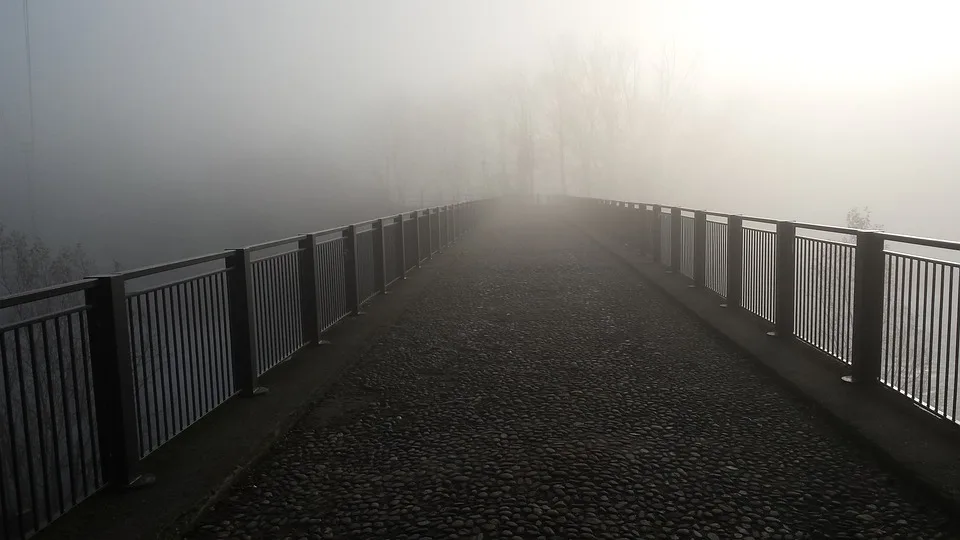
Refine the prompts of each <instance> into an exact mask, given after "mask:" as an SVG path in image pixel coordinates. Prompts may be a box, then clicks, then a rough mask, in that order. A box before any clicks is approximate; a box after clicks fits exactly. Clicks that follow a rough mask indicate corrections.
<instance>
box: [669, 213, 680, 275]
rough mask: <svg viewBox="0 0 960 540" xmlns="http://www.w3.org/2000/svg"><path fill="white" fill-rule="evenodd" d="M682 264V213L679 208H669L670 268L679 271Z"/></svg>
mask: <svg viewBox="0 0 960 540" xmlns="http://www.w3.org/2000/svg"><path fill="white" fill-rule="evenodd" d="M682 264H683V215H682V214H681V213H680V209H679V208H672V209H670V270H671V271H672V272H675V273H677V274H679V273H680V266H681V265H682Z"/></svg>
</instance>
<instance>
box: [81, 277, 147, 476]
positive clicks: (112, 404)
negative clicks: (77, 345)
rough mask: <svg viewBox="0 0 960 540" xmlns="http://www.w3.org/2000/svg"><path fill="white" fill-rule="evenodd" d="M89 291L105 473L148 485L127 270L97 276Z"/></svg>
mask: <svg viewBox="0 0 960 540" xmlns="http://www.w3.org/2000/svg"><path fill="white" fill-rule="evenodd" d="M94 277H95V278H96V279H97V284H96V286H95V287H93V288H92V289H88V290H87V291H86V293H85V296H86V303H87V304H88V305H90V306H91V308H90V314H89V317H90V318H89V332H90V334H89V335H90V358H91V370H92V378H93V390H94V398H95V404H96V409H97V413H96V416H97V441H98V443H99V447H100V461H101V463H103V469H104V471H103V474H104V478H105V479H106V480H107V481H108V482H109V483H110V484H112V485H114V486H117V487H119V486H128V487H131V486H142V485H145V484H149V483H152V482H153V480H154V478H153V476H152V475H140V474H139V473H138V471H137V469H138V467H139V465H140V445H139V442H138V440H137V416H136V406H137V401H136V396H135V394H134V385H135V384H136V381H135V380H134V372H133V359H132V357H131V355H130V328H129V326H128V324H129V323H128V321H127V306H126V303H127V298H126V291H125V287H124V278H123V276H122V275H119V274H113V275H108V276H94Z"/></svg>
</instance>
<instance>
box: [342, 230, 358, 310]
mask: <svg viewBox="0 0 960 540" xmlns="http://www.w3.org/2000/svg"><path fill="white" fill-rule="evenodd" d="M343 235H344V236H343V271H344V274H345V276H344V279H345V281H346V283H345V285H346V292H347V309H349V310H350V314H351V315H359V314H360V287H359V286H358V283H357V281H358V276H357V226H356V225H350V226H349V227H347V230H346V231H344V233H343Z"/></svg>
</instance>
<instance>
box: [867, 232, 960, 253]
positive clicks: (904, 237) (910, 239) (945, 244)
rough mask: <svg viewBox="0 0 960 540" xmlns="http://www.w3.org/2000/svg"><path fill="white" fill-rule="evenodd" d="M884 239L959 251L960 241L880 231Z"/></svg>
mask: <svg viewBox="0 0 960 540" xmlns="http://www.w3.org/2000/svg"><path fill="white" fill-rule="evenodd" d="M881 234H882V236H883V239H884V240H890V241H891V242H903V243H905V244H914V245H917V246H927V247H933V248H940V249H952V250H958V251H960V242H956V241H951V240H937V239H936V238H924V237H922V236H910V235H908V234H892V233H881Z"/></svg>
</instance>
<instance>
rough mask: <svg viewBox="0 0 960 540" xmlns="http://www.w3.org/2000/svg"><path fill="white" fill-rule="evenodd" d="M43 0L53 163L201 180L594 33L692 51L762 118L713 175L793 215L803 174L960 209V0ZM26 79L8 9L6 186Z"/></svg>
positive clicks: (0, 26) (1, 78) (855, 189)
mask: <svg viewBox="0 0 960 540" xmlns="http://www.w3.org/2000/svg"><path fill="white" fill-rule="evenodd" d="M29 1H30V6H31V37H32V44H33V64H34V81H33V82H34V97H35V106H36V123H37V159H38V162H42V160H44V159H47V158H49V157H50V156H60V157H62V156H75V157H76V159H77V160H79V161H78V162H77V163H75V164H74V166H75V167H80V166H81V165H84V164H85V163H94V164H96V165H97V166H101V165H103V164H111V165H117V166H118V167H119V166H120V165H121V164H123V163H124V162H128V163H127V165H129V166H128V168H127V169H123V170H124V171H125V172H124V173H123V174H124V175H127V174H132V173H128V172H127V170H128V169H131V170H134V171H135V172H137V175H138V177H140V176H148V175H150V174H155V175H156V176H157V177H158V178H160V177H162V178H166V177H173V176H175V175H181V176H183V177H184V178H189V177H191V175H195V174H197V172H196V168H195V167H192V166H191V163H193V162H192V161H191V160H194V161H196V160H200V159H208V160H209V159H218V158H217V156H218V155H221V154H218V152H221V153H228V152H230V151H236V149H242V148H249V147H259V148H266V149H268V150H270V151H277V150H278V149H283V148H290V147H292V146H294V145H296V144H298V143H303V141H307V143H308V144H307V147H310V148H314V147H316V145H317V144H335V143H336V142H337V141H340V140H343V139H344V138H345V137H346V135H347V134H348V132H349V128H350V126H352V125H354V124H355V121H354V120H355V119H356V117H357V114H358V113H361V112H363V111H364V110H368V108H369V107H368V105H369V103H371V102H372V100H375V99H377V98H379V97H382V96H389V95H392V94H396V93H398V92H404V91H407V92H424V93H426V92H436V93H442V90H441V89H442V88H443V87H445V86H447V85H450V84H459V85H463V84H465V83H466V84H468V85H473V84H475V83H477V82H479V81H482V80H484V79H485V78H488V77H489V74H490V73H491V72H493V71H496V70H497V69H501V68H503V67H504V66H509V65H516V64H524V63H529V62H531V61H534V60H536V59H539V58H542V56H541V55H542V53H543V52H544V50H545V46H546V44H547V43H549V42H550V41H551V40H553V39H556V38H557V37H558V36H561V35H563V34H577V35H580V36H581V37H584V38H592V37H596V36H602V37H604V38H606V39H617V38H622V39H627V40H629V41H632V42H634V43H636V44H637V45H638V47H639V48H640V49H641V50H643V51H648V52H649V53H651V57H652V56H655V54H656V52H657V51H658V50H659V49H660V47H662V46H663V45H664V44H667V43H671V44H674V46H675V47H676V49H677V51H678V52H679V54H678V56H679V58H680V61H681V62H689V61H690V60H691V59H696V64H697V68H698V69H697V75H698V81H697V82H698V92H699V93H700V94H701V95H702V96H705V97H707V98H716V99H719V100H723V99H727V98H732V99H736V100H739V102H740V103H741V105H743V108H744V110H745V112H742V115H741V116H738V120H739V122H738V125H737V126H736V128H737V129H738V130H740V131H741V132H743V133H740V134H739V135H738V136H739V137H741V139H742V140H741V143H742V144H741V145H740V147H738V148H736V149H731V150H729V151H727V153H726V154H725V155H724V158H725V159H726V161H725V162H723V163H719V162H718V163H716V164H715V165H714V164H710V165H709V166H708V164H703V167H704V168H705V169H706V171H707V172H703V171H701V170H698V171H691V172H690V175H691V177H694V176H695V177H696V178H699V179H701V180H702V181H713V180H712V179H709V178H708V179H707V180H703V179H704V178H706V177H707V176H709V174H707V173H710V174H712V175H716V176H718V177H724V178H736V179H739V180H740V181H742V182H743V183H744V186H751V189H752V186H755V185H756V184H757V182H761V181H762V182H767V181H768V179H769V178H775V179H776V180H775V181H776V182H779V184H777V185H778V187H780V189H779V190H778V191H776V193H777V194H780V195H782V196H783V197H784V198H785V201H784V202H783V203H782V204H783V205H787V204H788V203H790V204H792V203H793V202H794V201H795V200H797V198H798V197H800V195H798V194H797V193H796V192H794V191H791V190H793V189H795V186H796V185H798V182H801V181H802V182H803V185H804V186H806V187H808V188H809V189H811V190H813V191H814V192H815V191H816V190H817V189H823V188H824V187H826V186H829V187H832V188H834V189H837V190H841V191H842V190H843V189H847V190H848V191H849V194H846V195H844V196H840V194H838V195H837V196H836V199H837V201H838V202H837V204H838V205H841V206H842V205H849V203H850V201H851V200H854V199H856V198H858V197H862V195H861V193H875V194H876V195H875V197H876V198H877V201H875V202H873V203H872V204H874V205H875V206H878V205H879V206H882V205H884V204H886V205H887V206H888V208H886V209H878V213H879V214H881V215H882V214H883V213H884V211H886V212H892V211H894V210H895V208H896V204H899V203H902V202H903V201H904V200H905V197H910V196H911V195H910V194H909V193H904V191H903V189H904V187H903V186H908V187H909V186H911V185H915V183H916V182H925V183H926V184H925V185H926V188H925V189H926V190H927V192H928V193H930V194H933V200H935V201H946V200H951V199H953V200H956V199H957V198H960V193H958V192H957V189H958V188H956V187H952V186H956V185H957V184H958V182H957V181H956V180H955V176H956V175H955V174H954V171H956V170H957V169H960V159H954V158H953V157H952V156H953V154H955V152H953V150H952V149H953V148H955V147H956V141H958V140H960V105H958V104H957V100H956V99H955V97H954V96H956V95H960V31H956V30H955V27H956V26H957V21H960V2H957V1H934V0H915V1H910V0H897V1H893V0H876V1H861V0H834V1H825V0H804V1H786V0H660V1H652V0H351V1H342V0H284V1H283V2H263V1H261V0H205V1H203V2H196V1H194V0H170V1H162V2H157V1H147V0H85V1H83V2H73V1H68V0H29ZM26 81H27V78H26V64H25V54H24V47H23V17H22V13H21V3H20V2H2V3H0V176H2V178H0V190H6V188H7V186H6V185H4V184H2V183H3V182H7V183H10V182H12V180H10V179H11V178H14V179H16V177H15V176H12V175H8V176H3V175H2V173H3V171H5V170H12V171H17V170H19V167H21V161H22V156H20V154H19V148H20V141H23V140H26V139H28V134H29V122H28V115H27V114H26V111H27V106H26V105H27V100H26V97H27V92H26V88H27V84H26ZM738 114H741V113H740V112H738ZM731 129H732V128H731ZM726 138H733V137H732V135H731V136H730V137H726ZM222 155H226V154H222ZM184 156H186V157H184ZM945 160H949V161H945ZM161 167H166V169H163V170H162V172H161ZM77 170H79V169H77ZM171 170H173V172H171ZM174 173H176V174H174ZM51 174H52V173H51ZM103 174H107V171H104V173H103ZM117 174H120V173H117ZM754 177H756V178H754ZM907 180H909V181H907ZM691 182H692V180H691ZM818 182H819V184H818ZM911 183H914V184H911ZM875 185H884V186H887V188H885V189H884V190H879V191H878V190H872V188H870V187H868V186H875ZM836 186H839V187H836ZM672 187H673V186H671V188H672ZM744 189H747V188H746V187H745V188H744ZM951 190H952V191H951ZM702 191H703V190H702V189H699V187H698V185H697V184H695V183H691V187H690V189H689V191H688V192H684V193H682V194H680V195H682V196H683V197H692V196H696V195H697V194H698V193H701V192H702ZM680 195H678V196H680ZM805 196H806V195H805ZM807 197H808V199H810V198H812V197H813V195H809V196H807ZM917 197H919V195H917ZM925 197H927V199H926V200H929V199H930V197H929V195H925ZM881 199H883V200H881ZM917 200H918V201H919V200H920V199H917ZM884 201H886V202H884ZM685 204H690V205H693V204H697V202H696V201H690V202H689V203H685ZM761 204H762V205H763V206H764V207H765V208H766V207H769V210H768V211H766V212H765V213H775V212H777V211H780V210H782V209H783V207H778V206H777V203H776V201H772V200H764V201H757V205H761ZM811 204H812V203H811ZM859 204H871V201H868V200H863V201H862V202H859ZM725 206H728V205H725ZM808 206H810V205H808ZM738 210H739V209H738ZM743 210H750V209H743ZM843 213H844V212H843V211H842V208H841V209H831V210H830V214H829V215H830V216H834V215H843ZM886 221H887V222H888V223H890V224H891V225H894V223H891V222H892V220H891V219H890V218H886ZM928 233H929V232H928ZM930 234H932V233H930Z"/></svg>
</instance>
